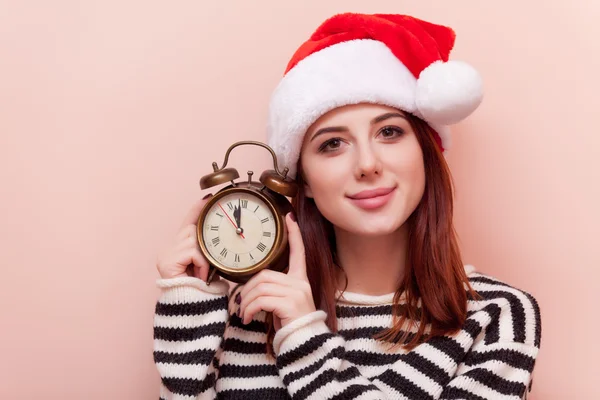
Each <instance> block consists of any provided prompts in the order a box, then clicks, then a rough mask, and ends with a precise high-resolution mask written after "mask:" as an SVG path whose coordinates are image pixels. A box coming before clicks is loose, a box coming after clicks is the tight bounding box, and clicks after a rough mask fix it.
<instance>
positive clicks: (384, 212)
mask: <svg viewBox="0 0 600 400" xmlns="http://www.w3.org/2000/svg"><path fill="white" fill-rule="evenodd" d="M453 44H454V32H453V31H452V30H451V29H450V28H447V27H443V26H440V25H434V24H431V23H428V22H425V21H421V20H418V19H415V18H412V17H408V16H402V15H382V14H375V15H363V14H350V13H347V14H339V15H336V16H333V17H331V18H329V19H328V20H327V21H325V22H324V23H323V24H322V25H321V26H320V27H319V28H318V29H317V30H316V31H315V32H314V33H313V35H312V36H311V37H310V39H309V40H308V41H307V42H305V43H304V44H303V45H302V46H301V47H300V48H299V49H298V50H297V52H296V53H295V54H294V57H293V58H292V60H291V61H290V63H289V64H288V68H287V70H286V74H285V76H284V78H283V80H282V81H281V82H280V84H279V86H278V87H277V89H276V90H275V92H274V94H273V97H272V100H271V105H270V109H269V132H268V135H269V138H268V140H269V144H270V145H271V147H273V149H274V150H275V151H276V153H277V156H278V160H279V162H280V163H281V164H283V165H287V166H289V167H290V175H291V176H292V177H295V178H296V180H297V181H298V183H299V184H300V191H299V193H298V195H297V196H296V197H295V198H294V199H292V200H293V204H294V209H295V210H296V216H294V215H291V214H290V215H288V216H287V217H286V225H287V229H288V230H289V240H290V260H289V269H288V272H287V273H281V272H275V271H271V270H263V271H261V272H260V273H258V274H257V275H255V276H254V277H252V278H251V279H250V280H249V281H248V282H247V283H246V284H244V285H237V286H235V287H234V288H233V289H232V290H230V289H229V285H228V284H227V282H225V281H223V280H219V281H216V282H214V283H211V285H210V286H207V285H206V284H205V280H206V279H207V273H208V263H207V261H206V260H205V259H204V258H203V257H202V256H201V253H200V251H199V248H198V244H197V242H196V240H195V229H196V228H195V223H196V221H197V218H198V215H199V213H200V210H201V209H202V207H203V206H204V204H205V202H206V198H205V199H203V200H202V201H199V202H198V203H197V204H196V205H195V206H194V207H193V208H192V209H191V210H190V213H189V215H188V216H187V218H186V220H185V221H184V224H183V225H182V228H181V231H180V233H179V234H178V235H177V237H176V240H175V241H174V244H173V245H172V246H170V247H168V248H167V249H165V250H164V251H163V252H161V255H160V256H159V258H158V262H157V267H158V271H159V273H160V275H161V279H160V280H158V286H159V287H160V288H162V295H161V297H160V298H159V300H158V304H157V306H156V315H155V322H154V329H155V330H154V338H155V341H154V343H155V347H154V360H155V362H156V365H157V368H158V370H159V372H160V375H161V398H164V399H167V398H202V399H204V398H215V397H217V398H223V399H226V398H244V399H254V398H261V399H279V398H282V399H283V398H294V399H306V398H311V399H333V398H335V399H353V398H361V399H397V398H403V399H404V398H409V399H466V398H468V399H494V398H502V399H504V398H507V399H508V398H515V399H518V398H525V397H526V396H527V393H528V391H529V390H530V388H531V383H532V373H533V369H534V365H535V361H536V357H537V354H538V351H539V347H540V340H541V320H540V310H539V307H538V304H537V302H536V300H535V298H534V297H532V296H531V295H530V294H528V293H527V292H525V291H522V290H519V289H517V288H514V287H511V286H510V285H508V284H506V283H503V282H501V281H499V280H497V279H495V278H493V277H491V276H486V275H483V274H481V273H477V272H476V271H475V269H474V267H473V266H471V265H466V266H465V265H463V263H462V259H461V256H460V251H459V248H458V245H457V240H456V236H455V232H454V228H453V225H452V211H453V208H452V207H453V203H452V185H451V177H450V172H449V170H448V166H447V164H446V162H445V158H444V154H445V151H446V148H447V147H448V144H449V134H448V130H447V125H449V124H451V123H454V122H458V121H460V120H462V119H463V118H465V117H466V116H468V115H469V114H470V113H471V112H472V111H474V110H475V109H476V108H477V106H478V105H479V103H480V101H481V82H480V79H479V76H478V75H477V73H476V71H475V70H474V69H473V68H472V67H469V66H468V65H466V64H463V63H458V62H449V61H448V56H449V53H450V50H451V48H452V46H453ZM296 218H298V221H297V222H296ZM188 264H191V268H188ZM186 396H187V397H186Z"/></svg>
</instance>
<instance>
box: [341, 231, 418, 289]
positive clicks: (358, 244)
mask: <svg viewBox="0 0 600 400" xmlns="http://www.w3.org/2000/svg"><path fill="white" fill-rule="evenodd" d="M407 228H408V227H407V226H406V224H404V225H403V226H402V227H400V228H399V229H398V230H397V231H395V232H393V233H391V234H389V235H384V236H360V235H356V234H353V233H351V232H348V231H344V230H341V229H339V228H337V227H334V229H335V240H336V248H337V254H338V261H339V263H340V266H341V267H342V268H343V270H344V272H345V275H346V277H347V278H348V287H347V288H346V290H347V291H348V292H354V293H362V294H368V295H373V296H378V295H382V294H388V293H392V292H395V291H396V290H397V289H398V287H399V286H400V283H401V281H402V279H403V277H404V269H405V263H406V247H407V241H408V229H407ZM344 284H345V281H344V278H343V274H341V273H340V274H339V276H338V285H337V286H338V289H340V290H341V289H343V288H344Z"/></svg>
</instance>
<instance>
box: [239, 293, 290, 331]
mask: <svg viewBox="0 0 600 400" xmlns="http://www.w3.org/2000/svg"><path fill="white" fill-rule="evenodd" d="M287 308H288V305H287V303H286V302H284V301H282V298H281V297H272V296H261V297H259V298H257V299H256V300H254V301H253V302H252V303H250V304H248V307H247V308H246V311H245V313H244V314H243V315H242V323H243V324H247V323H249V322H250V321H252V319H253V318H254V314H256V313H258V312H260V311H266V312H272V313H274V314H279V315H286V310H287Z"/></svg>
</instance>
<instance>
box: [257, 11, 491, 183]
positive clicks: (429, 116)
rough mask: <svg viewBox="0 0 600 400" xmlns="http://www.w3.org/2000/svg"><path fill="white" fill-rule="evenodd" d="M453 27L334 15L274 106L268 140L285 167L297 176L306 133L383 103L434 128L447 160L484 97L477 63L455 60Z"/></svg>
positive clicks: (293, 67)
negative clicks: (458, 127)
mask: <svg viewBox="0 0 600 400" xmlns="http://www.w3.org/2000/svg"><path fill="white" fill-rule="evenodd" d="M454 39H455V33H454V31H453V30H452V29H451V28H448V27H446V26H442V25H436V24H432V23H430V22H426V21H423V20H419V19H417V18H414V17H410V16H407V15H396V14H370V15H369V14H356V13H344V14H338V15H334V16H333V17H330V18H329V19H327V20H326V21H325V22H323V23H322V24H321V25H320V26H319V27H318V28H317V30H316V31H315V32H314V33H313V34H312V35H311V37H310V38H309V39H308V40H307V41H306V42H304V43H303V44H302V45H301V46H300V47H299V48H298V50H297V51H296V52H295V53H294V55H293V57H292V58H291V60H290V61H289V64H288V66H287V68H286V70H285V73H284V76H283V78H282V80H281V81H280V82H279V85H278V86H277V88H276V89H275V90H274V92H273V94H272V96H271V102H270V105H269V115H268V126H267V140H268V144H269V146H271V147H272V148H273V150H274V151H275V153H276V154H277V158H278V164H279V166H280V167H282V168H283V167H288V168H289V172H288V176H290V177H291V178H295V177H296V163H297V161H298V158H299V155H300V148H301V146H302V141H303V137H304V134H305V133H306V131H307V129H308V128H309V127H310V126H311V125H312V124H313V123H314V122H315V121H316V120H317V119H318V118H319V117H320V116H322V115H323V114H325V113H327V112H328V111H330V110H332V109H334V108H337V107H340V106H343V105H348V104H357V103H363V102H366V103H377V104H383V105H388V106H391V107H395V108H398V109H401V110H403V111H405V112H408V113H411V114H413V115H415V116H417V117H419V118H421V119H423V120H424V121H425V122H427V123H428V124H429V126H430V127H431V128H433V130H434V131H435V135H436V141H437V143H438V145H439V146H440V148H441V150H442V151H443V152H444V154H447V150H448V148H449V145H450V134H449V129H448V125H450V124H454V123H457V122H459V121H461V120H462V119H464V118H466V117H467V116H468V115H469V114H471V113H472V112H473V111H474V110H475V109H476V108H477V107H478V106H479V104H480V103H481V99H482V95H483V91H482V82H481V78H480V76H479V74H478V72H477V71H476V70H475V69H474V68H473V67H471V66H470V65H468V64H466V63H464V62H459V61H448V58H449V55H450V51H451V50H452V47H453V46H454Z"/></svg>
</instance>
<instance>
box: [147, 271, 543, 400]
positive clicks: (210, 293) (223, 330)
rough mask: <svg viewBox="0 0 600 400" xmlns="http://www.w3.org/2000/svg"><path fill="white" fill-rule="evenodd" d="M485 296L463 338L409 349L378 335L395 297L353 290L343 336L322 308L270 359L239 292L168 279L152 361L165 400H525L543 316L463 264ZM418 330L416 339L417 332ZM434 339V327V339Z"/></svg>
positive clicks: (290, 332)
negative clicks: (235, 295)
mask: <svg viewBox="0 0 600 400" xmlns="http://www.w3.org/2000/svg"><path fill="white" fill-rule="evenodd" d="M465 269H466V270H467V274H468V276H469V280H470V282H471V284H472V285H473V288H474V289H475V290H476V291H477V292H478V293H479V294H480V295H482V297H483V298H484V299H483V300H469V301H468V316H467V321H466V323H465V325H464V327H463V328H462V330H461V331H460V332H459V333H457V334H455V335H451V336H450V335H448V336H438V337H433V338H431V339H430V340H429V341H428V342H426V343H423V344H420V345H419V346H417V347H416V348H415V349H413V350H412V351H410V352H406V351H405V350H403V349H402V348H401V347H400V348H398V349H396V350H394V351H393V352H392V351H389V344H386V343H382V342H380V341H377V340H375V339H372V338H371V337H372V336H373V334H375V333H377V332H378V331H381V330H383V329H385V328H387V327H390V326H391V324H392V308H391V307H392V306H391V304H392V299H393V293H391V294H388V295H383V296H367V295H363V294H357V293H348V292H346V293H344V298H343V299H340V301H339V302H338V304H337V320H338V329H339V332H338V333H332V332H331V331H330V330H329V328H328V327H327V326H326V325H325V323H324V320H325V317H326V314H325V312H324V311H321V310H318V311H315V312H314V313H311V314H309V315H306V316H304V317H302V318H299V319H297V320H296V321H293V322H292V323H290V324H288V325H287V326H285V327H283V328H282V329H280V330H279V331H278V332H277V333H276V335H275V339H274V343H273V344H274V348H275V352H276V356H277V357H276V359H273V358H268V356H267V354H266V327H265V324H264V320H265V313H264V312H260V313H258V314H256V315H255V317H254V319H253V321H252V322H250V323H249V324H247V325H243V324H242V322H241V320H240V318H238V317H237V315H236V310H237V307H238V306H237V305H236V304H235V302H233V301H228V298H229V296H228V289H229V286H228V285H227V283H226V282H224V281H221V282H215V283H214V284H211V285H210V286H206V285H205V283H204V282H203V281H201V280H200V279H197V278H194V277H184V278H173V279H162V280H161V279H159V280H158V281H157V284H158V286H159V287H160V288H161V289H162V294H161V296H160V298H159V299H158V302H157V305H156V313H155V319H154V361H155V363H156V366H157V368H158V371H159V373H160V376H161V385H160V397H161V399H214V398H218V399H244V400H250V399H261V400H268V399H289V398H292V399H311V400H312V399H340V400H341V399H522V398H525V397H526V395H527V393H528V391H530V390H531V383H532V372H533V369H534V365H535V361H536V357H537V354H538V351H539V348H540V339H541V319H540V309H539V306H538V304H537V301H536V300H535V298H534V297H533V296H531V295H530V294H529V293H527V292H524V291H522V290H519V289H516V288H514V287H511V286H509V285H507V284H505V283H503V282H501V281H499V280H497V279H495V278H493V277H490V276H488V275H483V274H480V273H477V272H476V271H475V269H474V268H473V266H471V265H467V266H465ZM414 331H415V332H416V330H414ZM426 332H428V330H426Z"/></svg>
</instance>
